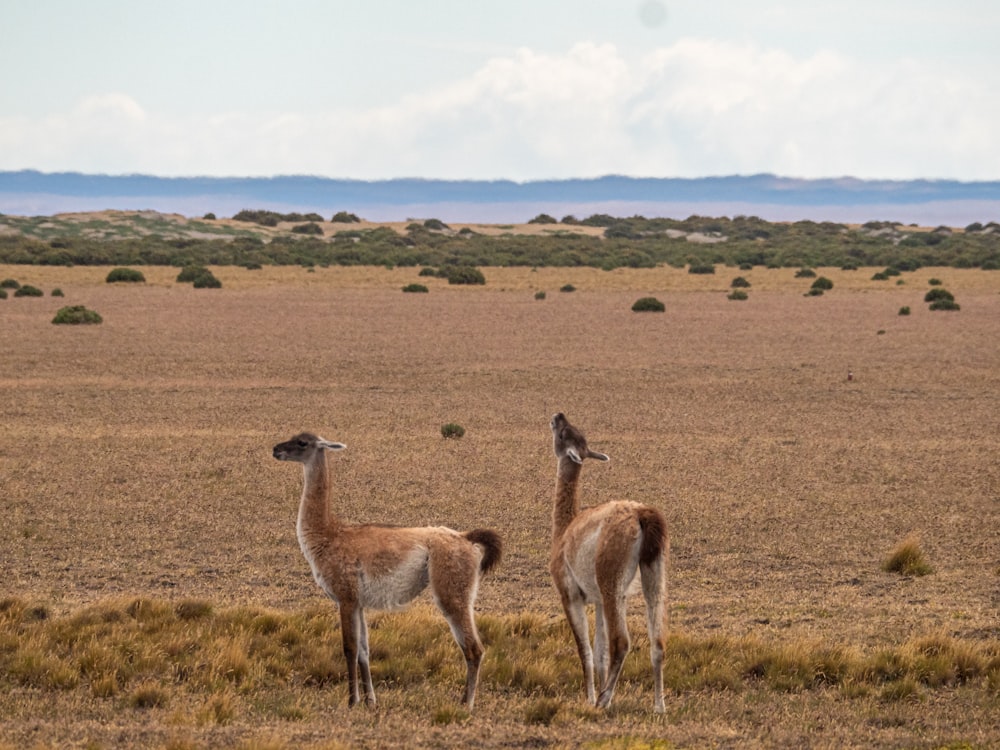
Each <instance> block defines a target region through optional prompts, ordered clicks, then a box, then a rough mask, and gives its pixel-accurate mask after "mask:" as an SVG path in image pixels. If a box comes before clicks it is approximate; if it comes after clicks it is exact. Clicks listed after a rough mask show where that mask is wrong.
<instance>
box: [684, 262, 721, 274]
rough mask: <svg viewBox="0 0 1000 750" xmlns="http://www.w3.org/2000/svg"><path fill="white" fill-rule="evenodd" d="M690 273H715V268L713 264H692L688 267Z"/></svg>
mask: <svg viewBox="0 0 1000 750" xmlns="http://www.w3.org/2000/svg"><path fill="white" fill-rule="evenodd" d="M688 273H700V274H709V273H715V266H714V265H713V264H711V263H692V264H691V265H690V266H688Z"/></svg>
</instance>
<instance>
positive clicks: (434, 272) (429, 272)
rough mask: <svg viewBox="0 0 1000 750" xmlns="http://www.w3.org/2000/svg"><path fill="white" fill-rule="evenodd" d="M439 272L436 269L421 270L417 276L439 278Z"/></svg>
mask: <svg viewBox="0 0 1000 750" xmlns="http://www.w3.org/2000/svg"><path fill="white" fill-rule="evenodd" d="M438 275H439V274H438V270H437V269H436V268H421V269H420V273H418V274H417V276H438Z"/></svg>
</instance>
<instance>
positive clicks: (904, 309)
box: [899, 305, 910, 315]
mask: <svg viewBox="0 0 1000 750" xmlns="http://www.w3.org/2000/svg"><path fill="white" fill-rule="evenodd" d="M899 314H900V315H909V314H910V308H909V306H908V305H904V306H903V307H901V308H899Z"/></svg>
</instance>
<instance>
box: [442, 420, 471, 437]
mask: <svg viewBox="0 0 1000 750" xmlns="http://www.w3.org/2000/svg"><path fill="white" fill-rule="evenodd" d="M463 435H465V428H464V427H462V425H460V424H455V423H454V422H449V423H448V424H443V425H441V437H444V438H451V439H454V440H458V439H459V438H460V437H462V436H463Z"/></svg>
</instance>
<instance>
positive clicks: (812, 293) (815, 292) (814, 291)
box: [802, 287, 823, 297]
mask: <svg viewBox="0 0 1000 750" xmlns="http://www.w3.org/2000/svg"><path fill="white" fill-rule="evenodd" d="M802 296H803V297H822V296H823V290H822V289H820V288H818V287H812V288H811V289H810V290H809V291H808V292H806V293H805V294H803V295H802Z"/></svg>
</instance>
